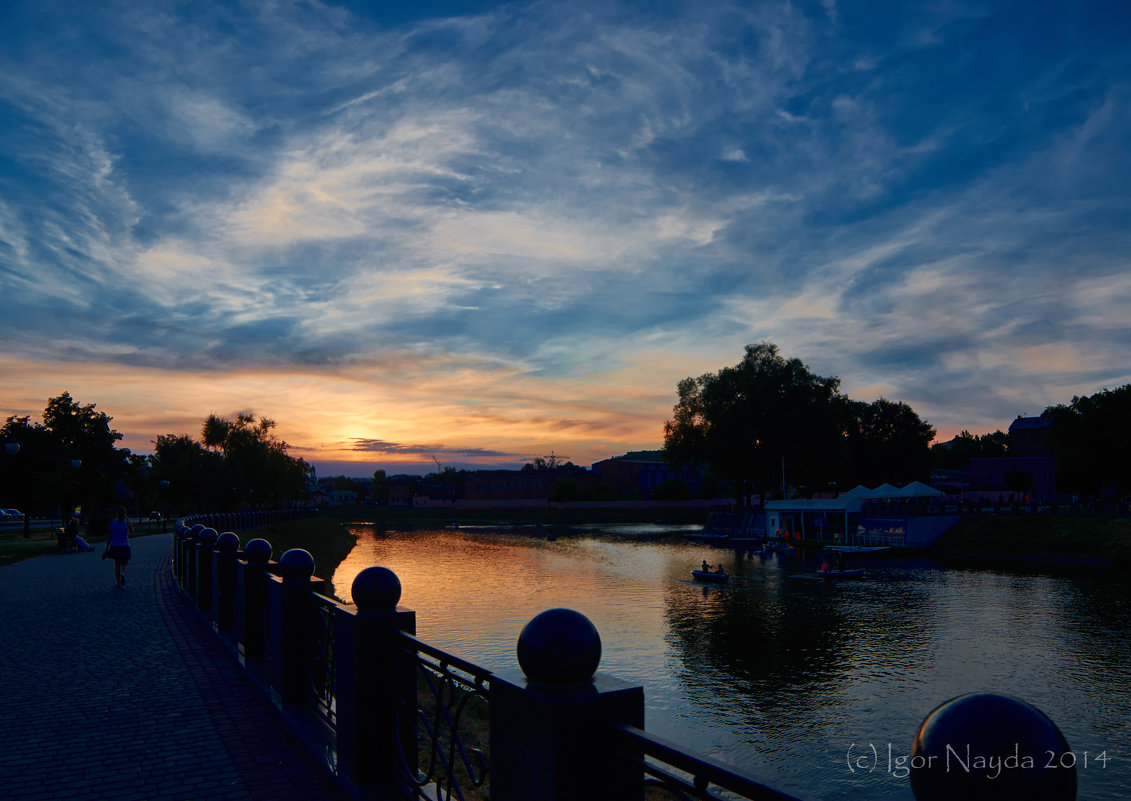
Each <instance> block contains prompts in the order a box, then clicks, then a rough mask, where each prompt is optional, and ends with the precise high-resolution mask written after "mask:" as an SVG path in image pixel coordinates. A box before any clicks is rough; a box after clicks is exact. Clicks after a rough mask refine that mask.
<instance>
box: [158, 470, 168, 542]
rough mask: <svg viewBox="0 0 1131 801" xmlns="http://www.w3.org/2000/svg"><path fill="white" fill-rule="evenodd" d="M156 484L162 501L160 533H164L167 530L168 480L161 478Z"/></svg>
mask: <svg viewBox="0 0 1131 801" xmlns="http://www.w3.org/2000/svg"><path fill="white" fill-rule="evenodd" d="M157 486H158V487H160V488H161V500H162V501H164V503H163V504H162V506H164V512H163V513H162V515H161V533H162V534H164V533H165V532H166V531H168V530H169V482H168V481H166V480H165V479H161V480H160V481H158V482H157Z"/></svg>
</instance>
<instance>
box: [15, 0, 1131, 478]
mask: <svg viewBox="0 0 1131 801" xmlns="http://www.w3.org/2000/svg"><path fill="white" fill-rule="evenodd" d="M378 9H379V10H378ZM1129 40H1131V4H1128V3H1119V2H1086V1H1085V2H1071V3H1069V2H1037V3H1033V2H1025V3H1020V2H1018V3H1002V2H963V0H948V1H945V2H941V1H940V2H931V3H905V2H890V3H871V2H853V3H844V2H838V1H837V0H823V2H753V3H745V2H744V3H735V4H727V3H721V2H711V0H706V1H704V0H695V1H694V2H686V3H681V2H656V3H627V2H618V0H601V1H600V2H585V0H582V2H569V3H561V2H535V3H522V2H520V3H508V4H497V3H487V2H475V3H458V2H433V3H428V2H412V3H378V2H372V3H365V2H360V0H346V1H345V2H326V3H318V2H284V1H283V0H278V1H277V2H271V1H259V2H247V3H238V2H225V3H210V2H199V3H169V2H163V1H162V0H152V2H144V3H143V2H137V1H136V0H129V1H128V2H124V1H123V2H115V1H114V0H107V2H97V3H89V2H78V0H71V1H70V2H64V1H62V0H60V1H56V0H33V1H32V0H6V2H4V3H3V4H2V7H0V289H2V294H3V315H2V317H0V334H2V343H3V348H2V352H0V376H2V383H0V414H3V415H4V416H7V415H11V414H20V415H22V414H32V415H33V416H34V417H35V418H36V419H38V417H39V414H40V413H41V412H42V410H43V407H44V405H45V404H46V401H47V399H48V398H49V397H51V396H54V395H58V394H59V393H61V392H63V391H65V390H66V391H70V392H71V394H72V395H73V396H74V397H75V398H76V399H77V400H78V401H80V402H81V403H95V404H97V406H98V408H99V409H100V410H102V411H105V412H107V413H108V414H110V415H111V416H112V417H113V418H114V422H113V425H114V427H115V428H117V429H118V430H119V431H121V432H122V433H123V434H125V440H124V442H123V443H122V444H124V445H125V446H127V447H130V448H131V449H133V450H135V451H137V452H149V451H150V450H151V447H152V446H151V445H150V442H151V441H152V440H153V439H155V438H156V436H157V435H158V434H166V433H188V434H192V435H199V430H200V424H201V422H202V421H203V419H204V418H205V417H206V416H207V415H208V414H210V413H213V412H214V413H217V414H221V415H231V414H234V413H235V412H236V411H240V410H252V411H254V412H255V413H256V414H258V415H263V416H267V417H271V418H273V419H275V420H276V421H277V422H278V428H277V433H278V434H279V436H281V437H282V438H283V439H285V440H286V441H287V442H289V443H290V444H291V445H292V450H291V453H292V454H293V455H297V456H302V457H304V458H306V459H307V460H309V461H312V462H314V463H315V464H316V465H318V466H319V472H320V474H327V473H338V472H347V473H349V474H356V475H363V474H366V473H367V472H372V469H373V468H374V467H376V466H382V467H387V468H390V469H391V470H393V471H394V472H400V471H402V470H403V471H405V472H420V471H421V470H430V469H434V467H435V462H434V461H433V460H436V461H439V462H441V463H443V464H445V465H461V466H462V465H467V464H473V463H479V464H500V465H504V466H511V465H518V464H521V463H522V462H524V461H527V460H529V459H530V458H532V457H534V456H539V455H544V454H548V453H549V452H550V451H551V450H553V451H554V452H555V453H557V454H561V455H564V456H568V457H569V458H571V459H572V460H573V461H575V462H577V463H579V464H589V463H591V462H593V461H596V460H598V459H602V458H605V457H608V456H611V455H616V454H619V453H623V452H625V451H626V450H633V449H640V448H651V447H658V446H659V445H660V443H661V442H662V437H663V423H664V421H665V419H667V417H668V416H669V415H670V412H671V408H672V405H673V404H674V402H675V399H676V396H675V390H676V383H677V382H678V381H679V380H680V379H682V378H684V377H686V376H689V375H698V374H701V373H704V372H707V371H714V370H717V369H719V368H721V367H723V366H726V365H732V364H735V363H737V362H738V361H739V360H740V359H741V357H742V349H743V346H744V345H746V344H747V343H752V342H760V341H763V340H769V341H772V342H774V343H776V344H777V345H778V346H779V347H780V348H781V351H782V353H783V354H784V355H786V356H789V357H798V358H800V359H802V360H803V361H804V362H805V363H806V364H808V365H809V367H810V368H811V369H812V370H813V371H814V372H817V373H819V374H822V375H836V376H839V377H840V379H841V381H842V389H843V391H845V392H846V393H847V394H849V395H851V396H852V397H853V398H856V399H858V400H865V401H870V400H874V399H875V398H877V397H879V396H881V395H882V396H884V397H887V398H889V399H891V400H901V401H905V402H907V403H909V404H911V405H912V406H913V407H914V408H915V409H916V411H918V412H919V414H920V416H922V417H923V418H924V419H926V420H927V421H929V422H930V423H931V424H932V425H934V426H935V427H936V428H937V429H938V431H939V437H940V439H947V438H949V437H950V436H952V435H953V434H955V433H957V432H958V431H959V430H961V429H963V428H967V429H970V430H971V431H974V432H976V433H980V432H983V431H990V430H994V429H997V428H1005V427H1006V426H1008V424H1009V421H1010V420H1011V419H1012V418H1013V417H1015V416H1017V415H1018V414H1026V413H1027V414H1038V413H1040V412H1041V411H1042V410H1043V409H1044V408H1045V407H1046V406H1048V405H1051V404H1054V403H1060V402H1067V401H1068V400H1069V399H1070V398H1071V397H1072V396H1073V395H1077V394H1091V393H1093V392H1096V391H1098V390H1100V389H1102V388H1103V387H1112V388H1114V387H1116V386H1120V385H1122V384H1126V383H1128V382H1129V381H1131V323H1129V320H1131V314H1129V310H1131V263H1129V256H1128V254H1129V253H1131V213H1129V212H1131V202H1129V201H1131V189H1129V186H1131V181H1129V178H1131V147H1129V143H1131V105H1129V100H1131V46H1129V45H1131V41H1129ZM342 462H359V463H361V464H359V465H358V466H357V467H356V468H352V467H350V468H343V467H342V466H341V463H342Z"/></svg>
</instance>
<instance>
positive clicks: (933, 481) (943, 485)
mask: <svg viewBox="0 0 1131 801" xmlns="http://www.w3.org/2000/svg"><path fill="white" fill-rule="evenodd" d="M972 481H973V476H971V475H970V471H969V470H947V469H946V468H943V467H935V468H932V469H931V476H930V478H929V479H928V483H929V484H930V485H931V486H932V487H934V488H935V489H939V490H942V491H943V492H945V493H947V494H948V495H960V494H962V493H963V492H965V491H966V490H968V489H970V484H971V482H972Z"/></svg>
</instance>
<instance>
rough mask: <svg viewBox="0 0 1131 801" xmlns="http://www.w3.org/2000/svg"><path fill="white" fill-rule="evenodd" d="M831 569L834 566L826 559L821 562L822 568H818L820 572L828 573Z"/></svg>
mask: <svg viewBox="0 0 1131 801" xmlns="http://www.w3.org/2000/svg"><path fill="white" fill-rule="evenodd" d="M831 570H832V568H831V567H830V566H829V560H828V559H826V560H825V561H823V562H821V569H820V570H818V571H817V572H818V573H828V572H830V571H831Z"/></svg>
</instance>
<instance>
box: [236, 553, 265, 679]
mask: <svg viewBox="0 0 1131 801" xmlns="http://www.w3.org/2000/svg"><path fill="white" fill-rule="evenodd" d="M270 561H271V543H269V542H268V541H267V540H264V539H259V538H256V539H253V540H250V541H249V542H248V543H247V545H245V546H244V548H243V558H242V559H237V560H236V636H237V638H238V639H239V643H240V656H241V657H242V658H243V659H244V661H246V660H248V659H262V658H263V656H264V651H265V647H264V646H265V642H264V636H263V635H264V625H265V623H264V621H266V619H267V575H268V570H269V563H270Z"/></svg>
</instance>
